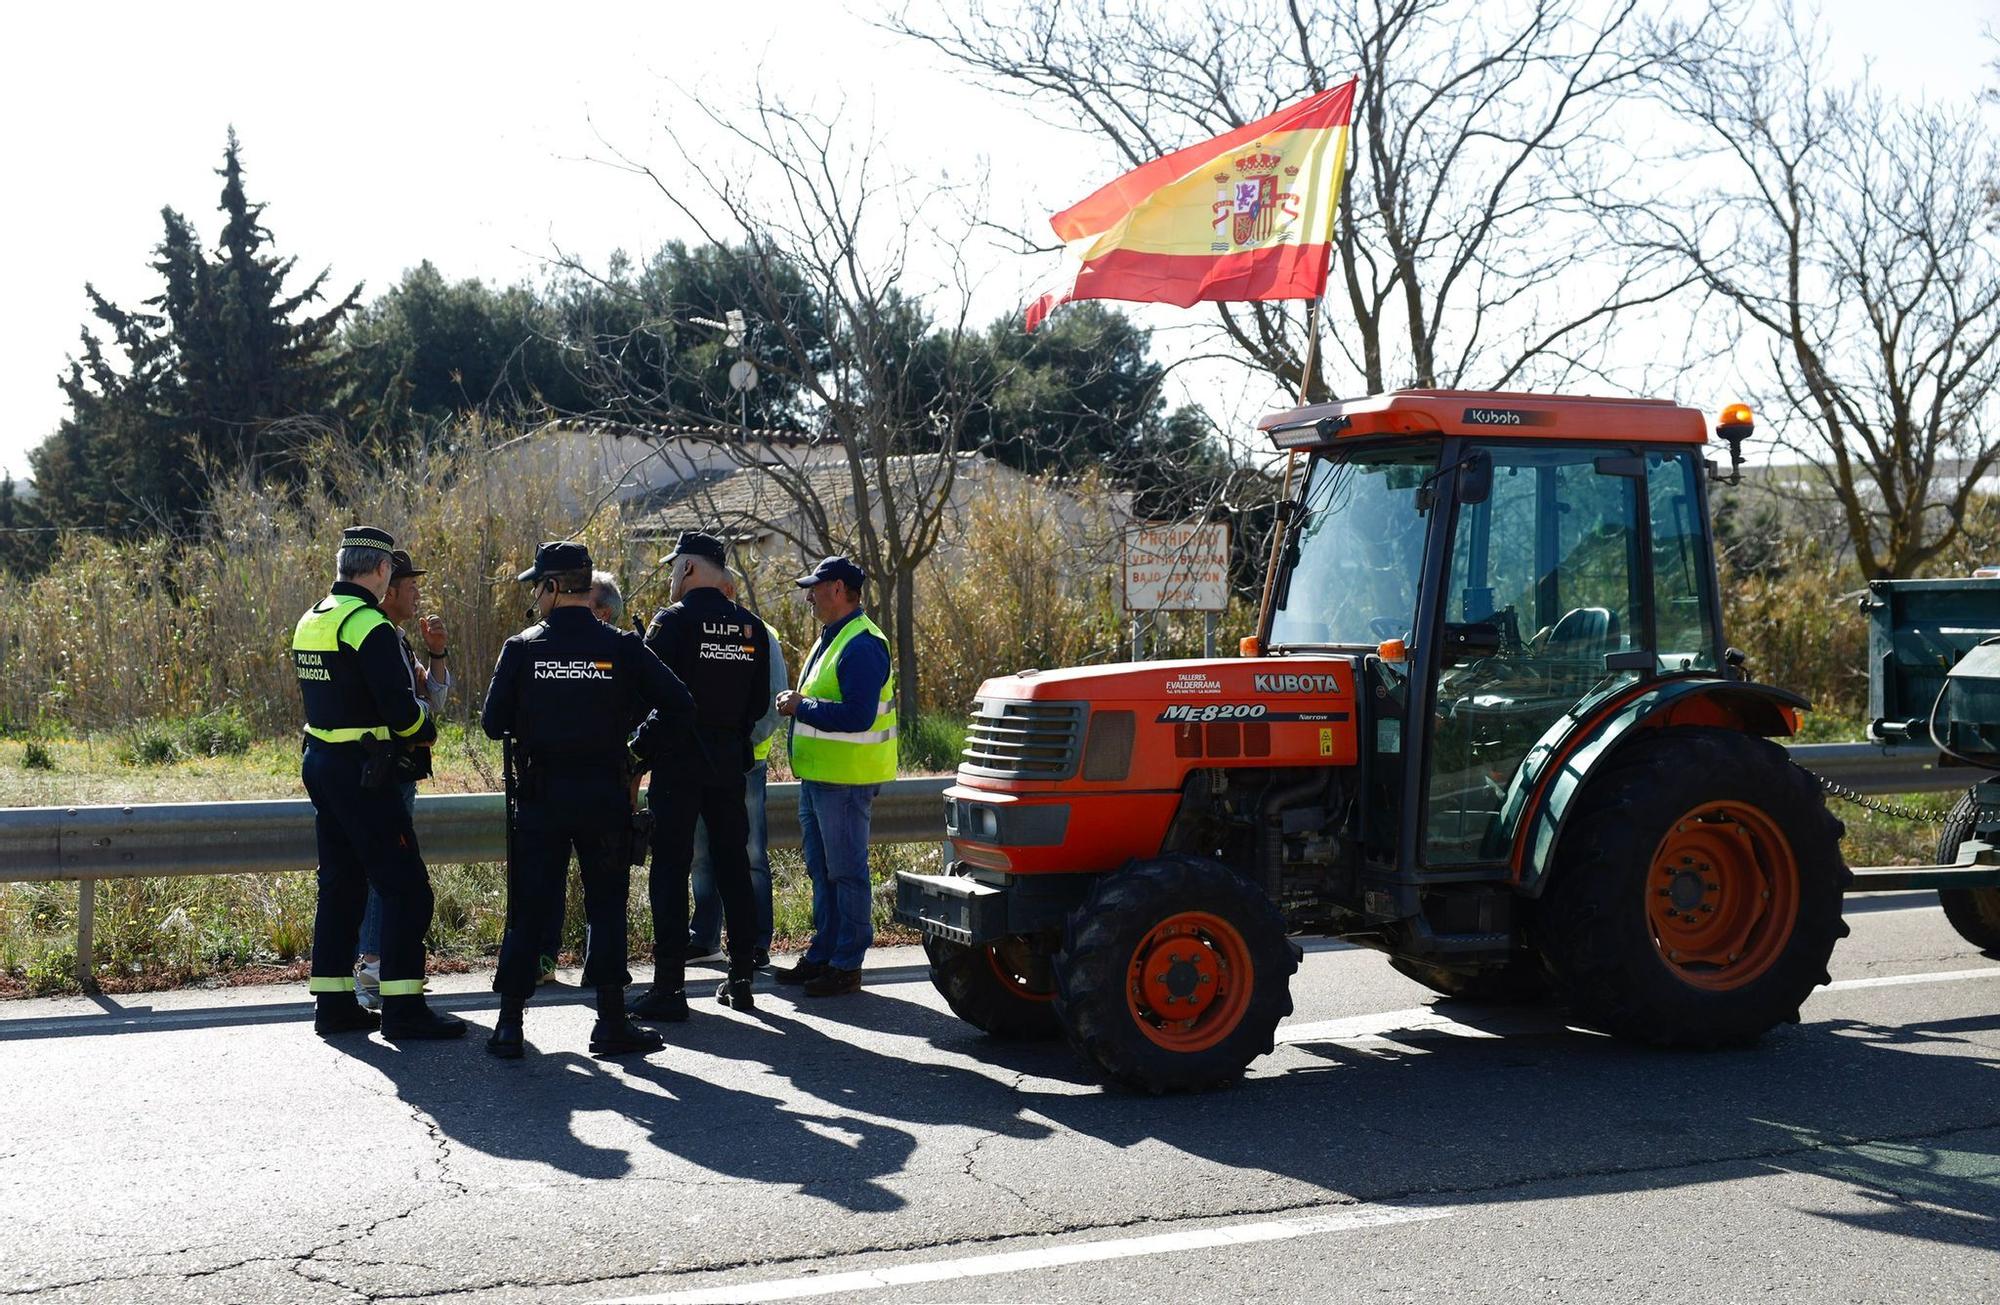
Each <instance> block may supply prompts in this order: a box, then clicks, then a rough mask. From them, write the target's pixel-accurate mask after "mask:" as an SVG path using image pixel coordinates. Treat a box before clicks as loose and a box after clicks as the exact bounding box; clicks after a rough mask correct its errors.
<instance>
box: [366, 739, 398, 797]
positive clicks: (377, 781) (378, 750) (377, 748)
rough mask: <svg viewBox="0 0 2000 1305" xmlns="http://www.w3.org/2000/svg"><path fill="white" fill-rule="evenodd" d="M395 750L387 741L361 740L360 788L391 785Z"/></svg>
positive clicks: (393, 776) (393, 778)
mask: <svg viewBox="0 0 2000 1305" xmlns="http://www.w3.org/2000/svg"><path fill="white" fill-rule="evenodd" d="M395 770H396V748H395V745H394V744H392V743H390V742H389V741H388V740H387V739H362V740H361V787H363V788H382V787H383V786H385V785H387V784H390V783H393V782H394V780H395Z"/></svg>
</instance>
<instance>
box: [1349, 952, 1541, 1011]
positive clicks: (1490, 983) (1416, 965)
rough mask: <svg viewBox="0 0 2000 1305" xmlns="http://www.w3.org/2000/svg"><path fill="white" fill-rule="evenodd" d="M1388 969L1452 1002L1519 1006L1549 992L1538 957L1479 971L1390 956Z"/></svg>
mask: <svg viewBox="0 0 2000 1305" xmlns="http://www.w3.org/2000/svg"><path fill="white" fill-rule="evenodd" d="M1389 968H1390V969H1392V970H1394V971H1395V972H1396V973H1398V974H1400V975H1402V976H1403V977H1404V978H1406V979H1415V980H1416V981H1417V982H1418V983H1421V984H1423V985H1424V986H1425V987H1426V988H1429V989H1430V990H1431V991H1432V992H1435V993H1440V994H1442V995H1444V996H1446V997H1450V998H1452V999H1453V1000H1454V1001H1470V1002H1477V1003H1479V1004H1481V1005H1488V1006H1519V1005H1523V1004H1525V1003H1527V1002H1531V1001H1540V1000H1541V999H1542V998H1543V997H1546V996H1547V995H1548V992H1549V976H1548V971H1546V970H1544V969H1543V968H1542V962H1541V958H1540V957H1537V956H1515V957H1514V958H1513V959H1511V960H1509V961H1508V962H1507V963H1506V964H1504V965H1490V966H1487V967H1486V968H1484V969H1479V970H1448V969H1446V968H1444V967H1443V966H1442V965H1426V964H1425V963H1424V962H1422V961H1409V960H1404V959H1403V958H1402V957H1400V956H1391V957H1390V958H1389Z"/></svg>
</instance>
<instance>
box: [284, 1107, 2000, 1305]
mask: <svg viewBox="0 0 2000 1305" xmlns="http://www.w3.org/2000/svg"><path fill="white" fill-rule="evenodd" d="M1996 1130H2000V1116H1996V1117H1995V1118H1993V1119H1988V1120H1982V1121H1979V1122H1975V1123H1970V1124H1963V1125H1958V1126H1955V1127H1952V1128H1944V1129H1928V1130H1923V1131H1919V1132H1911V1133H1886V1134H1883V1135H1881V1136H1879V1137H1862V1136H1856V1135H1841V1136H1837V1137H1835V1136H1829V1137H1825V1138H1819V1139H1815V1140H1813V1141H1810V1142H1804V1143H1800V1144H1796V1145H1791V1146H1779V1147H1770V1148H1767V1149H1764V1150H1761V1151H1754V1152H1747V1153H1744V1154H1740V1155H1724V1156H1712V1157H1704V1158H1701V1159H1695V1160H1676V1161H1671V1162H1667V1163H1662V1164H1655V1165H1606V1166H1598V1167H1592V1168H1585V1169H1577V1170H1574V1171H1570V1172H1565V1173H1553V1174H1531V1175H1523V1176H1520V1177H1517V1178H1511V1179H1504V1180H1500V1181H1496V1182H1492V1183H1483V1184H1472V1185H1465V1186H1459V1187H1411V1188H1407V1189H1404V1190H1400V1191H1394V1192H1382V1193H1374V1194H1371V1195H1368V1196H1348V1197H1345V1198H1340V1197H1329V1198H1327V1199H1323V1200H1313V1201H1284V1202H1277V1203H1274V1204H1267V1205H1246V1206H1242V1207H1239V1208H1235V1209H1229V1210H1215V1211H1211V1212H1208V1213H1204V1214H1200V1215H1186V1216H1180V1217H1176V1218H1168V1219H1160V1218H1156V1217H1153V1216H1150V1215H1140V1216H1137V1217H1135V1218H1131V1219H1109V1220H1097V1221H1082V1222H1073V1223H1068V1224H1061V1223H1060V1221H1059V1220H1058V1221H1057V1223H1058V1226H1056V1227H1052V1228H1049V1229H1047V1230H1045V1231H1041V1232H1032V1233H992V1234H989V1235H985V1236H981V1235H978V1234H974V1235H970V1236H961V1237H952V1238H948V1239H945V1238H933V1239H929V1240H920V1239H906V1240H903V1241H899V1242H884V1243H880V1244H876V1245H870V1246H861V1247H856V1248H854V1249H852V1250H847V1251H842V1252H840V1253H839V1254H838V1256H827V1255H774V1256H765V1257H761V1258H759V1257H745V1258H742V1259H739V1260H733V1261H729V1262H726V1263H718V1264H708V1265H703V1266H701V1267H699V1268H688V1269H682V1270H668V1271H662V1270H660V1269H659V1268H657V1267H655V1268H647V1269H635V1270H631V1271H628V1272H621V1273H607V1274H597V1275H591V1276H587V1277H564V1278H542V1279H537V1278H495V1279H492V1280H490V1281H485V1282H477V1283H460V1284H458V1285H455V1286H452V1287H447V1288H443V1289H433V1290H428V1291H409V1292H379V1291H378V1292H372V1293H368V1298H369V1299H371V1300H437V1299H447V1298H450V1297H454V1296H466V1295H471V1294H473V1293H476V1292H484V1291H499V1290H503V1289H506V1288H510V1287H511V1288H521V1289H549V1288H556V1287H587V1286H592V1285H596V1284H610V1283H621V1282H634V1281H638V1280H640V1279H647V1278H661V1277H664V1278H665V1279H666V1280H667V1281H668V1282H672V1281H676V1280H680V1279H684V1278H695V1277H706V1276H708V1275H712V1274H720V1273H733V1272H737V1271H740V1270H745V1269H778V1268H784V1267H786V1266H788V1265H794V1264H813V1263H822V1262H824V1261H826V1260H827V1259H830V1258H839V1259H849V1258H852V1257H856V1256H862V1255H894V1254H901V1253H906V1252H911V1251H935V1250H946V1249H950V1248H953V1247H959V1246H991V1245H995V1244H1001V1243H1006V1242H1013V1241H1020V1240H1024V1239H1028V1238H1048V1237H1061V1236H1069V1235H1071V1234H1075V1233H1086V1232H1116V1231H1119V1230H1121V1229H1126V1228H1139V1227H1146V1226H1149V1225H1170V1224H1177V1223H1194V1222H1203V1221H1208V1220H1213V1219H1233V1218H1242V1217H1245V1216H1264V1215H1274V1214H1288V1213H1292V1212H1295V1211H1300V1210H1317V1209H1325V1208H1328V1207H1339V1206H1360V1205H1393V1204H1396V1203H1398V1202H1402V1201H1409V1200H1412V1199H1415V1198H1426V1199H1427V1200H1429V1201H1435V1200H1436V1198H1438V1197H1440V1196H1444V1197H1452V1196H1460V1197H1478V1196H1483V1195H1490V1194H1493V1193H1499V1192H1507V1191H1514V1190H1518V1189H1520V1188H1523V1187H1531V1186H1535V1185H1537V1184H1543V1183H1560V1182H1569V1181H1575V1180H1582V1179H1591V1178H1615V1177H1625V1176H1631V1175H1636V1174H1667V1173H1673V1172H1676V1171H1682V1170H1691V1169H1702V1168H1709V1167H1715V1166H1720V1165H1736V1164H1745V1163H1753V1162H1755V1161H1759V1160H1775V1159H1782V1158H1785V1157H1788V1156H1799V1155H1810V1154H1813V1153H1815V1152H1826V1151H1841V1150H1848V1149H1851V1148H1853V1147H1858V1146H1868V1145H1874V1144H1881V1143H1901V1142H1927V1141H1936V1140H1940V1139H1944V1138H1950V1137H1956V1136H1958V1135H1960V1134H1964V1133H1979V1132H1991V1131H1996ZM1001 1136H1005V1134H1002V1133H993V1134H988V1135H987V1136H985V1137H982V1138H980V1139H979V1140H978V1141H976V1142H974V1144H973V1145H972V1146H971V1147H969V1148H967V1150H966V1151H965V1152H963V1153H962V1154H961V1158H962V1159H965V1160H966V1161H967V1164H968V1171H967V1172H968V1175H969V1176H970V1174H969V1166H970V1165H971V1163H972V1158H973V1156H974V1155H975V1153H976V1152H977V1151H978V1150H979V1148H980V1147H981V1146H983V1145H984V1144H985V1143H986V1142H987V1141H990V1140H992V1139H993V1138H995V1137H1001ZM976 1181H981V1182H986V1183H992V1181H993V1180H991V1179H976ZM993 1185H995V1186H1000V1185H999V1184H997V1183H996V1184H993ZM1001 1190H1003V1191H1007V1190H1009V1189H1007V1188H1005V1187H1004V1186H1003V1187H1001ZM1031 1208H1032V1207H1031ZM1035 1213H1037V1214H1041V1215H1042V1217H1044V1218H1049V1219H1052V1220H1053V1219H1054V1218H1055V1217H1054V1216H1051V1215H1048V1214H1046V1213H1045V1212H1043V1211H1035ZM384 1222H387V1221H386V1220H385V1221H384ZM371 1231H372V1229H371ZM308 1281H315V1282H317V1281H319V1280H318V1279H311V1278H309V1279H308ZM328 1285H332V1286H339V1287H346V1286H347V1284H345V1283H340V1282H333V1283H330V1284H328ZM349 1289H350V1290H355V1289H353V1288H349Z"/></svg>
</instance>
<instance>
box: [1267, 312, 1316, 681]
mask: <svg viewBox="0 0 2000 1305" xmlns="http://www.w3.org/2000/svg"><path fill="white" fill-rule="evenodd" d="M1318 343H1319V300H1318V299H1317V298H1315V299H1314V300H1313V301H1312V307H1311V308H1308V309H1307V310H1306V348H1305V355H1304V360H1303V361H1302V362H1301V363H1300V364H1299V406H1300V407H1304V406H1305V402H1306V387H1307V386H1309V385H1311V384H1312V372H1313V351H1314V348H1315V346H1317V345H1318ZM1298 461H1299V452H1298V450H1297V449H1293V450H1291V451H1290V452H1288V453H1286V454H1285V487H1284V489H1283V490H1282V491H1280V493H1279V494H1278V502H1280V503H1289V502H1290V501H1291V498H1292V469H1293V468H1294V467H1296V466H1297V465H1298ZM1273 524H1274V526H1275V524H1276V522H1275V521H1274V522H1273ZM1284 542H1285V532H1284V531H1283V530H1280V529H1273V530H1272V531H1271V557H1270V560H1269V561H1268V562H1267V563H1266V564H1265V566H1264V596H1263V598H1262V599H1261V600H1260V601H1259V602H1258V604H1257V653H1258V655H1259V656H1262V655H1263V652H1264V640H1265V639H1266V638H1267V637H1269V631H1270V628H1271V596H1272V594H1274V593H1276V592H1277V585H1278V551H1279V549H1281V548H1282V547H1283V546H1284Z"/></svg>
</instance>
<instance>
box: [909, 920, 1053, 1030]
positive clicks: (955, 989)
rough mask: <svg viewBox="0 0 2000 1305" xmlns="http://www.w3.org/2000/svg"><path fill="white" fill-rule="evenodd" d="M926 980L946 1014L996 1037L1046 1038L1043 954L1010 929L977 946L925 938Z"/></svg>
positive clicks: (1049, 1026)
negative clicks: (928, 978) (939, 996)
mask: <svg viewBox="0 0 2000 1305" xmlns="http://www.w3.org/2000/svg"><path fill="white" fill-rule="evenodd" d="M924 955H925V956H926V957H927V958H929V960H930V963H931V982H932V983H934V984H936V985H937V990H938V991H939V992H940V993H942V994H943V996H944V1002H945V1005H947V1006H949V1007H951V1012H952V1014H954V1015H956V1016H958V1017H959V1018H960V1019H962V1020H964V1021H965V1022H966V1023H967V1024H970V1025H971V1026H972V1027H973V1028H975V1029H978V1030H979V1031H980V1032H982V1033H985V1034H988V1035H990V1036H992V1037H996V1038H1010V1039H1013V1038H1018V1039H1023V1040H1025V1039H1030V1038H1052V1037H1055V1036H1056V1034H1058V1033H1059V1032H1061V1031H1062V1030H1061V1026H1060V1025H1059V1024H1057V1023H1056V1012H1055V1006H1054V1004H1053V1001H1052V998H1053V997H1054V996H1055V992H1054V987H1053V981H1052V980H1051V979H1050V976H1049V962H1048V957H1047V955H1046V954H1045V953H1044V954H1038V953H1037V952H1036V951H1035V947H1034V942H1033V940H1032V939H1029V938H1026V937H1022V936H1020V935H1011V936H1009V937H1006V938H1002V939H1000V940H999V941H997V942H990V943H986V944H984V945H982V946H978V947H968V946H966V945H965V944H964V943H955V942H946V941H945V940H944V939H942V938H925V939H924Z"/></svg>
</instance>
